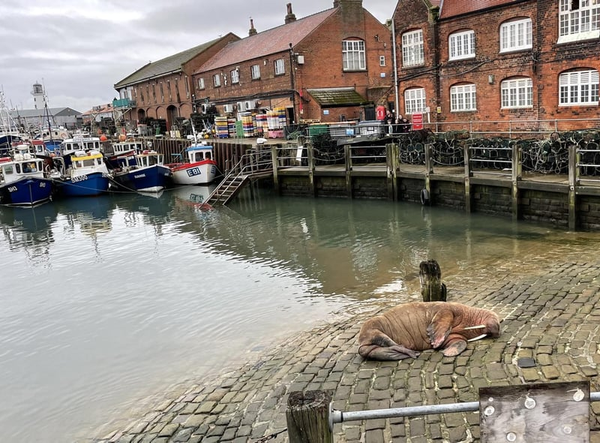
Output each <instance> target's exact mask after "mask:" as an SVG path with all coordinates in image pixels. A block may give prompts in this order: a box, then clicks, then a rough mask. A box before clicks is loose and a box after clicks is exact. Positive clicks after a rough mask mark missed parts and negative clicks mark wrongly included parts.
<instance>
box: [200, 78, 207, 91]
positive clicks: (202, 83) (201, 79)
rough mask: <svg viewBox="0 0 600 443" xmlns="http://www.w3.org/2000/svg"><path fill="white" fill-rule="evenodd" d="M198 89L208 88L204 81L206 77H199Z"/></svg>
mask: <svg viewBox="0 0 600 443" xmlns="http://www.w3.org/2000/svg"><path fill="white" fill-rule="evenodd" d="M198 89H206V84H205V83H204V77H200V78H199V79H198Z"/></svg>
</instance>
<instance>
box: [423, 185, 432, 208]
mask: <svg viewBox="0 0 600 443" xmlns="http://www.w3.org/2000/svg"><path fill="white" fill-rule="evenodd" d="M429 202H430V201H429V191H428V190H427V189H425V188H423V189H421V204H422V205H427V206H429Z"/></svg>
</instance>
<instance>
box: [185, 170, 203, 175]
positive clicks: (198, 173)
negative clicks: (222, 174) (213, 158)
mask: <svg viewBox="0 0 600 443" xmlns="http://www.w3.org/2000/svg"><path fill="white" fill-rule="evenodd" d="M187 174H188V177H194V176H196V175H200V174H202V173H201V172H200V168H190V169H188V170H187Z"/></svg>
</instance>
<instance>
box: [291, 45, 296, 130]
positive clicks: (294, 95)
mask: <svg viewBox="0 0 600 443" xmlns="http://www.w3.org/2000/svg"><path fill="white" fill-rule="evenodd" d="M290 83H291V86H292V118H293V119H294V121H293V122H292V123H293V124H296V87H295V85H294V48H293V46H292V44H291V43H290ZM290 126H291V125H290Z"/></svg>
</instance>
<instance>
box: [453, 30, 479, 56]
mask: <svg viewBox="0 0 600 443" xmlns="http://www.w3.org/2000/svg"><path fill="white" fill-rule="evenodd" d="M448 51H449V52H448V59H449V60H463V59H466V58H473V57H475V31H473V30H472V29H469V30H468V31H460V32H454V33H452V34H450V36H449V37H448Z"/></svg>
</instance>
